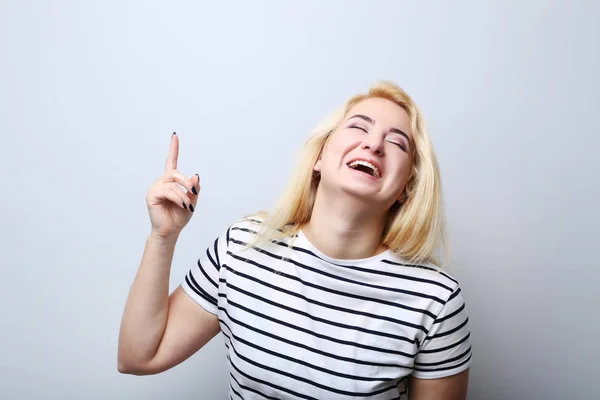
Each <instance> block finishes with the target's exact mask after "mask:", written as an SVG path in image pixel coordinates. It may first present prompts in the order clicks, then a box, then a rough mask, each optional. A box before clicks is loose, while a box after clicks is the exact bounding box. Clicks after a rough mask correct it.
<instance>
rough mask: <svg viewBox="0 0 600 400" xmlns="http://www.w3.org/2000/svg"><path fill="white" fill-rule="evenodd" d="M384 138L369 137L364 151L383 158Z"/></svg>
mask: <svg viewBox="0 0 600 400" xmlns="http://www.w3.org/2000/svg"><path fill="white" fill-rule="evenodd" d="M383 142H384V140H383V138H381V137H378V135H369V136H368V137H367V138H365V140H364V142H363V145H362V149H363V150H369V151H371V152H372V153H374V154H375V155H377V156H383V149H384V146H383Z"/></svg>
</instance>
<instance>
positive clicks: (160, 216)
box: [146, 133, 200, 237]
mask: <svg viewBox="0 0 600 400" xmlns="http://www.w3.org/2000/svg"><path fill="white" fill-rule="evenodd" d="M178 157H179V138H178V137H177V134H175V133H173V135H172V136H171V146H170V148H169V154H168V156H167V162H166V166H165V174H164V175H163V176H162V177H161V178H160V179H159V180H157V181H156V182H154V184H152V186H151V187H150V189H149V190H148V194H147V195H146V205H147V207H148V213H149V215H150V222H151V224H152V230H153V231H154V232H155V233H156V234H158V235H159V236H161V237H169V236H173V237H176V236H177V235H179V233H180V232H181V230H182V229H183V228H184V227H185V226H186V225H187V223H188V222H189V221H190V219H191V218H192V213H193V212H194V208H195V207H196V203H197V202H198V194H199V193H200V177H199V176H198V174H196V175H194V176H193V177H192V178H191V179H190V178H188V177H187V176H185V175H183V174H182V173H181V172H179V171H178V170H177V159H178Z"/></svg>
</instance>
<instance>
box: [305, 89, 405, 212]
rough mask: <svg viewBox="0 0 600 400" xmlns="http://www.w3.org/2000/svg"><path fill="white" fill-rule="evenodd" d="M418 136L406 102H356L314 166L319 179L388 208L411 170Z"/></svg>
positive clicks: (330, 187)
mask: <svg viewBox="0 0 600 400" xmlns="http://www.w3.org/2000/svg"><path fill="white" fill-rule="evenodd" d="M413 146H414V141H413V137H412V133H411V132H410V119H409V117H408V114H407V113H406V111H404V109H402V107H400V106H398V105H397V104H395V103H393V102H391V101H389V100H386V99H382V98H369V99H366V100H363V101H361V102H360V103H358V104H356V105H355V106H354V107H352V108H351V109H350V110H349V112H348V114H347V115H346V117H345V119H344V120H343V121H342V123H341V124H340V126H339V127H338V128H337V129H336V130H335V131H334V132H333V133H332V134H331V136H330V137H329V139H328V141H327V143H326V144H325V147H324V149H323V152H322V154H321V157H320V159H319V160H318V161H317V163H316V164H315V166H314V169H315V171H319V172H320V174H321V181H320V183H319V185H323V189H325V190H327V191H328V192H329V191H330V190H332V191H333V192H343V193H346V194H349V195H351V196H355V197H358V198H361V199H364V200H368V201H370V202H372V203H373V204H374V205H380V206H382V207H384V208H385V209H386V210H387V209H389V207H391V206H392V204H394V202H395V201H396V200H402V192H403V190H404V187H405V186H406V183H407V181H408V179H409V178H410V173H411V170H412V156H411V154H413Z"/></svg>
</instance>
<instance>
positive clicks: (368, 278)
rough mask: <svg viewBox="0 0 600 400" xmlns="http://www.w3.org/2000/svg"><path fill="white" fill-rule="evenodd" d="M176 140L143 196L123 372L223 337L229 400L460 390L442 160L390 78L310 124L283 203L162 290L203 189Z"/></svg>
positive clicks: (464, 374)
mask: <svg viewBox="0 0 600 400" xmlns="http://www.w3.org/2000/svg"><path fill="white" fill-rule="evenodd" d="M178 150H179V139H178V138H177V135H175V134H174V135H173V136H172V139H171V148H170V151H169V155H168V159H167V166H166V171H165V174H164V176H163V177H161V178H160V179H159V180H158V181H157V182H155V183H154V184H153V185H152V187H151V188H150V190H149V191H148V194H147V198H146V200H147V205H148V210H149V214H150V220H151V223H152V230H151V232H150V234H149V235H148V238H147V241H146V248H145V251H144V255H143V257H142V261H141V264H140V267H139V269H138V273H137V276H136V278H135V280H134V282H133V285H132V287H131V291H130V294H129V297H128V299H127V303H126V306H125V311H124V314H123V319H122V324H121V332H120V337H119V354H118V368H119V371H121V372H123V373H130V374H139V375H141V374H155V373H159V372H162V371H165V370H167V369H169V368H172V367H173V366H175V365H177V364H179V363H181V362H182V361H184V360H185V359H187V358H189V357H190V356H191V355H192V354H194V353H195V352H197V351H198V350H199V349H200V348H202V347H203V346H204V345H205V344H206V343H207V342H208V341H209V340H211V339H212V338H213V337H214V336H215V335H216V334H217V333H218V332H222V333H223V338H224V341H225V347H226V356H227V360H228V365H229V395H230V398H233V399H239V398H244V399H264V398H268V399H275V398H277V399H350V398H369V399H411V400H428V399H447V400H454V399H457V400H458V399H461V400H462V399H465V398H466V393H467V386H468V373H469V367H470V363H471V346H470V331H469V325H468V317H467V311H466V308H465V303H464V299H463V296H462V294H461V289H460V286H459V284H458V282H457V281H456V280H455V279H454V278H452V277H451V276H450V275H449V274H448V273H446V272H444V271H443V270H442V269H441V268H440V266H439V263H438V261H437V255H439V254H440V250H441V249H442V248H443V244H444V243H443V242H444V240H443V239H444V213H443V205H442V193H441V187H440V177H439V171H438V165H437V161H436V158H435V155H434V151H433V147H432V145H431V142H430V139H429V136H428V133H427V130H426V127H425V122H424V119H423V116H422V115H421V112H420V111H419V109H418V107H417V106H416V104H415V103H414V102H413V100H412V99H411V98H410V97H409V96H408V94H406V93H405V92H404V91H403V90H402V89H401V88H400V87H398V86H396V85H395V84H393V83H390V82H381V83H377V84H375V85H374V86H373V87H372V88H371V89H370V90H369V91H368V92H367V93H364V94H358V95H356V96H354V97H352V98H350V99H349V100H348V101H347V102H346V104H344V105H343V106H342V107H341V108H340V109H339V110H337V111H336V112H334V113H333V114H332V115H331V116H330V117H329V118H328V119H327V120H325V121H324V122H323V123H322V124H321V125H320V126H319V127H317V129H316V130H315V131H314V132H313V134H312V135H311V137H310V138H309V139H308V141H307V142H306V144H305V146H304V148H303V150H302V153H301V155H300V163H299V165H298V166H297V168H296V170H295V173H294V175H293V176H292V178H291V180H290V183H289V186H288V189H287V190H286V191H285V193H284V195H283V196H282V197H281V200H280V202H279V203H278V205H277V206H276V207H275V208H274V209H273V210H271V211H270V212H268V213H259V214H255V215H252V216H249V217H247V218H244V219H243V220H241V221H238V222H236V223H234V224H233V225H232V226H230V227H228V228H227V229H224V230H223V233H222V235H220V236H219V237H218V238H216V240H215V241H214V243H213V244H211V245H210V246H208V248H207V249H206V251H205V252H204V253H203V254H202V255H201V256H200V259H199V260H198V262H197V264H195V265H193V266H192V267H191V268H190V270H189V272H188V273H187V274H186V276H185V277H184V278H183V279H182V281H181V285H180V286H179V287H178V288H177V289H176V290H174V291H173V293H171V294H170V295H169V292H168V290H169V289H168V288H169V275H170V268H171V261H172V258H173V253H174V249H175V244H176V242H177V239H178V237H179V234H180V233H181V231H182V229H183V228H184V227H185V226H186V224H187V223H188V222H189V221H190V219H191V216H192V214H193V211H194V207H195V206H196V204H197V201H198V194H199V191H200V186H199V177H198V175H194V176H193V177H192V178H189V177H187V176H185V175H183V174H182V173H181V172H179V171H178V170H177V158H178ZM182 189H183V190H182Z"/></svg>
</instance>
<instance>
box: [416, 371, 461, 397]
mask: <svg viewBox="0 0 600 400" xmlns="http://www.w3.org/2000/svg"><path fill="white" fill-rule="evenodd" d="M468 384H469V370H468V369H466V370H464V371H463V372H461V373H458V374H456V375H452V376H447V377H445V378H438V379H419V378H415V377H414V376H411V377H410V380H409V383H408V390H409V391H408V398H409V400H440V399H443V400H466V398H467V387H468Z"/></svg>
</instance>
